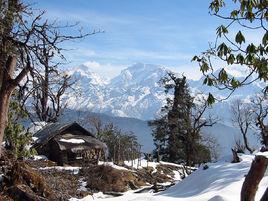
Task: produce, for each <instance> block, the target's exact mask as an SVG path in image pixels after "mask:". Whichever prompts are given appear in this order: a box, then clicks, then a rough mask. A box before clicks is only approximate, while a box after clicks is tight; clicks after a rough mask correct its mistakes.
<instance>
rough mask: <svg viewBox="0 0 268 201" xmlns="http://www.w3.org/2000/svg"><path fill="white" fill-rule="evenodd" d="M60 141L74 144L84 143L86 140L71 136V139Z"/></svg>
mask: <svg viewBox="0 0 268 201" xmlns="http://www.w3.org/2000/svg"><path fill="white" fill-rule="evenodd" d="M60 142H67V143H73V144H82V143H85V140H83V139H75V138H71V139H63V138H62V139H60Z"/></svg>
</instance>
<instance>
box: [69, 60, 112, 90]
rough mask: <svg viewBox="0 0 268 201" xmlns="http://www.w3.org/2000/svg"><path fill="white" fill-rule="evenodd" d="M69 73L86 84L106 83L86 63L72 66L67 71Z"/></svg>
mask: <svg viewBox="0 0 268 201" xmlns="http://www.w3.org/2000/svg"><path fill="white" fill-rule="evenodd" d="M68 74H69V75H72V76H73V77H74V79H75V80H81V79H82V80H83V82H87V83H88V84H93V85H100V86H102V85H106V84H107V83H108V81H107V80H105V79H104V78H103V77H101V76H100V75H98V74H97V73H95V72H93V71H91V70H90V68H89V67H87V66H86V65H80V66H78V67H74V68H72V69H70V70H69V71H68Z"/></svg>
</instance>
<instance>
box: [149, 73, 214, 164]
mask: <svg viewBox="0 0 268 201" xmlns="http://www.w3.org/2000/svg"><path fill="white" fill-rule="evenodd" d="M161 84H162V85H163V86H164V87H165V92H166V93H167V94H168V93H169V92H173V93H172V95H173V96H172V98H169V97H168V98H167V104H166V105H165V106H164V107H163V108H162V113H163V114H162V117H161V118H159V119H156V120H153V121H150V122H149V126H151V127H152V131H153V137H154V142H155V145H156V150H155V151H154V152H155V154H159V155H161V156H162V160H168V161H170V162H176V163H181V162H182V163H185V164H187V165H195V164H197V163H203V162H206V161H210V160H211V156H210V150H209V148H208V147H206V146H205V145H204V144H203V139H202V136H201V128H202V127H204V126H212V125H213V124H214V123H215V119H212V118H207V119H204V118H202V117H203V115H204V113H205V111H206V109H207V108H208V104H207V102H206V101H205V99H204V101H203V102H202V104H201V105H196V104H194V98H193V97H192V96H191V95H190V90H189V87H188V84H187V82H186V77H182V78H178V77H176V76H175V74H174V73H172V72H169V73H168V74H167V76H166V77H164V78H163V79H161Z"/></svg>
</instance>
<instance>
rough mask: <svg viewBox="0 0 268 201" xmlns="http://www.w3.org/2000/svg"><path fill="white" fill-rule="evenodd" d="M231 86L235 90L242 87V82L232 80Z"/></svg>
mask: <svg viewBox="0 0 268 201" xmlns="http://www.w3.org/2000/svg"><path fill="white" fill-rule="evenodd" d="M231 85H232V87H233V88H234V89H235V88H237V87H239V86H240V82H239V81H238V80H236V79H235V78H232V80H231Z"/></svg>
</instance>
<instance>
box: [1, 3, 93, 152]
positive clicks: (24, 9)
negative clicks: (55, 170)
mask: <svg viewBox="0 0 268 201" xmlns="http://www.w3.org/2000/svg"><path fill="white" fill-rule="evenodd" d="M0 9H1V16H0V100H1V101H0V144H2V141H3V136H4V130H5V127H6V124H7V116H8V108H9V103H10V98H11V96H12V93H13V91H14V90H15V88H16V87H18V86H19V84H20V82H21V81H22V80H23V79H25V78H26V77H27V74H28V73H29V72H30V71H34V70H37V69H38V66H39V67H40V66H42V65H43V64H42V62H40V58H41V60H42V59H43V58H44V57H43V56H40V55H43V54H44V52H42V50H43V46H44V44H45V45H46V46H49V47H50V49H51V50H53V53H54V56H55V57H58V58H64V56H63V55H62V53H61V51H62V48H61V47H60V45H59V44H61V43H62V42H64V41H67V40H73V39H78V38H83V37H85V36H86V35H89V34H82V33H81V32H79V33H78V34H77V35H76V36H73V35H65V34H62V33H61V32H62V31H63V30H64V29H65V28H70V26H68V25H66V26H58V25H57V22H52V23H49V22H48V21H47V20H45V19H43V14H44V12H41V13H38V14H35V12H34V11H33V10H31V8H30V7H29V6H26V5H24V4H23V3H22V2H21V1H20V0H4V1H1V2H0ZM71 27H72V26H71ZM91 34H93V33H91ZM40 41H41V43H40ZM0 154H1V151H0Z"/></svg>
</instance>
